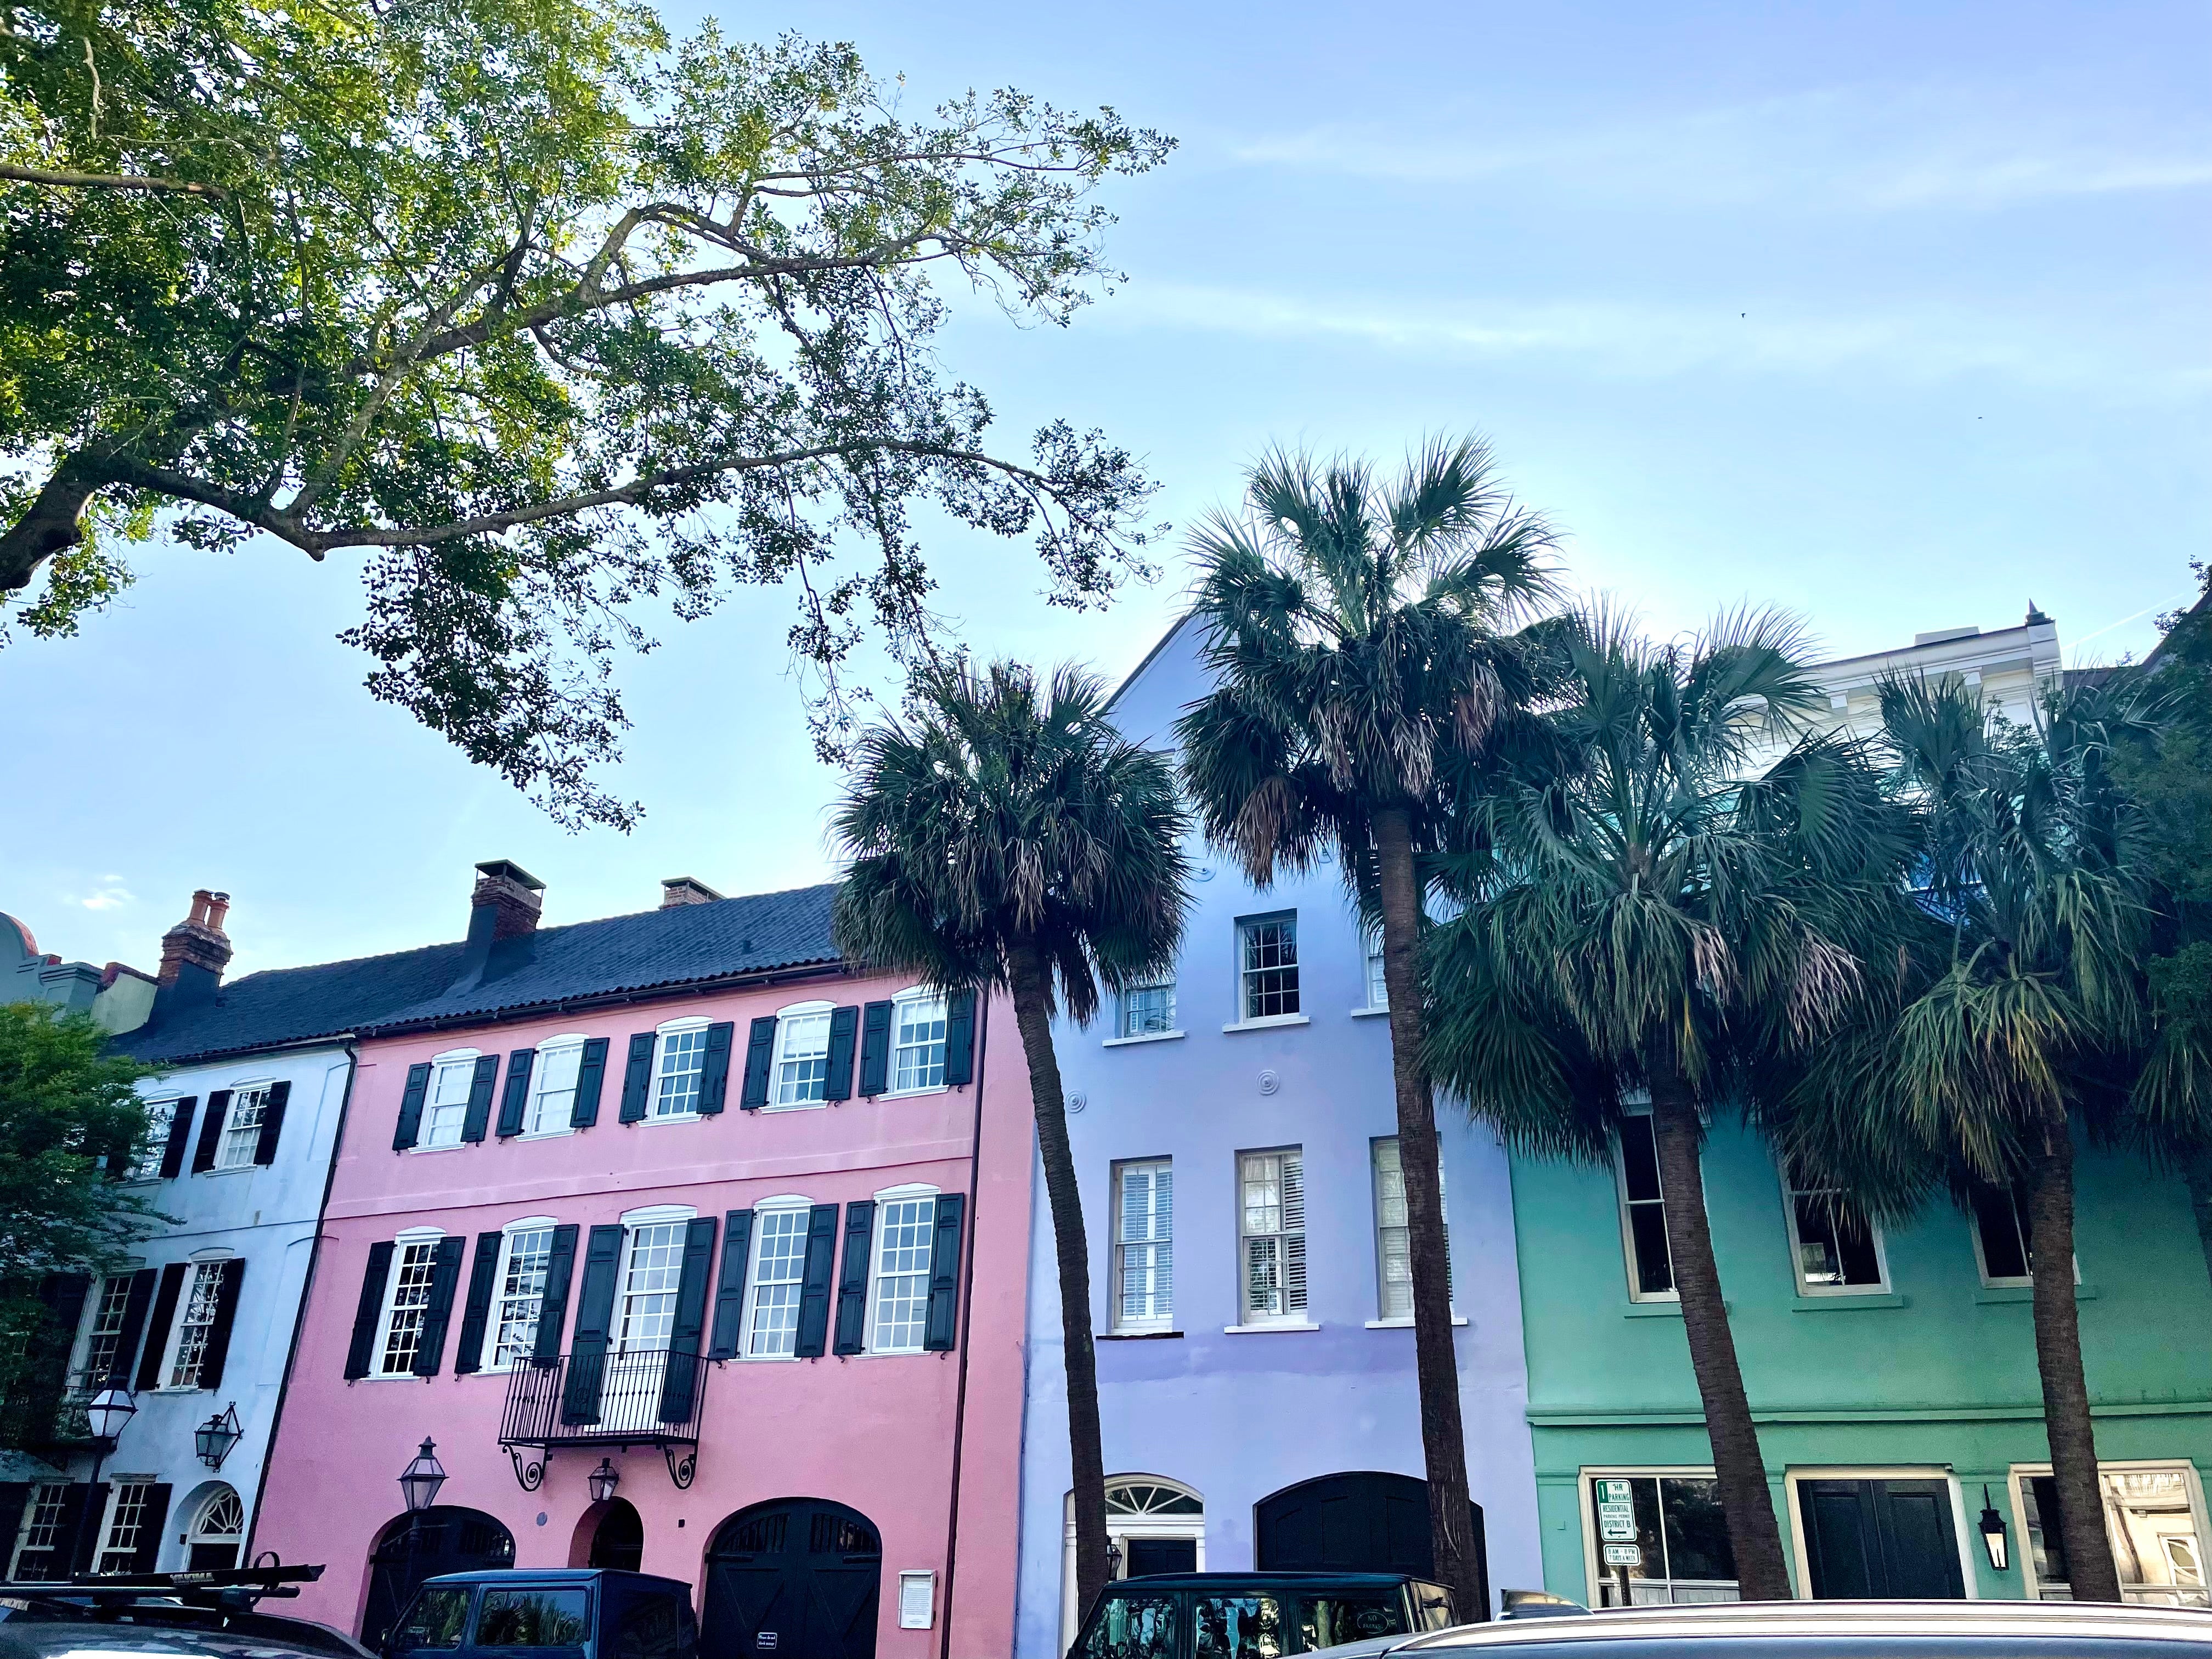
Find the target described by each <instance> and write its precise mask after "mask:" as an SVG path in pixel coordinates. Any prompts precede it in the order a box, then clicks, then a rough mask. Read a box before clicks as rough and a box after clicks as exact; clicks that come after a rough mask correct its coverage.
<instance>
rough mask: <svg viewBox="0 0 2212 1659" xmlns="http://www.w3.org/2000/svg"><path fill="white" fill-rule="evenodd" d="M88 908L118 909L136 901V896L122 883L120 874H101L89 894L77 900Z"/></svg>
mask: <svg viewBox="0 0 2212 1659" xmlns="http://www.w3.org/2000/svg"><path fill="white" fill-rule="evenodd" d="M77 902H78V903H79V904H82V906H84V908H86V909H88V910H120V909H121V908H123V907H124V906H125V905H126V904H136V903H137V902H138V898H137V895H136V894H134V893H132V892H131V890H129V889H128V888H126V887H125V886H124V884H123V878H122V877H120V876H102V877H101V878H100V884H99V886H98V887H97V888H96V889H95V890H94V892H93V893H92V895H91V896H89V897H88V898H81V899H79V900H78V901H77Z"/></svg>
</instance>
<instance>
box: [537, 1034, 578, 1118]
mask: <svg viewBox="0 0 2212 1659" xmlns="http://www.w3.org/2000/svg"><path fill="white" fill-rule="evenodd" d="M583 1063H584V1039H583V1038H581V1037H580V1036H577V1037H556V1038H554V1039H553V1040H552V1041H551V1042H546V1043H543V1044H541V1045H539V1048H538V1054H537V1056H536V1058H535V1059H534V1060H532V1062H531V1067H530V1103H529V1105H528V1106H527V1107H526V1109H525V1110H524V1112H523V1115H522V1133H525V1134H526V1135H550V1134H558V1133H560V1132H561V1131H562V1130H563V1129H566V1128H568V1127H570V1124H571V1122H572V1121H573V1120H574V1115H575V1110H576V1073H577V1070H578V1068H579V1067H580V1066H582V1065H583Z"/></svg>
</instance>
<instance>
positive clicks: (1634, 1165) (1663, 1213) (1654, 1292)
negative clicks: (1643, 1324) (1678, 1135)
mask: <svg viewBox="0 0 2212 1659" xmlns="http://www.w3.org/2000/svg"><path fill="white" fill-rule="evenodd" d="M1618 1145H1619V1150H1620V1160H1619V1163H1618V1165H1617V1168H1618V1170H1619V1174H1620V1237H1621V1245H1622V1249H1624V1251H1625V1252H1626V1255H1627V1257H1628V1295H1629V1299H1630V1300H1631V1301H1632V1302H1672V1301H1674V1300H1675V1299H1676V1297H1675V1295H1674V1254H1673V1252H1672V1251H1671V1249H1669V1248H1668V1243H1667V1197H1666V1194H1665V1193H1664V1192H1662V1190H1661V1188H1660V1184H1659V1143H1658V1140H1657V1139H1656V1138H1655V1136H1654V1134H1653V1133H1652V1124H1651V1114H1650V1112H1649V1111H1643V1112H1638V1111H1629V1112H1625V1113H1623V1114H1622V1115H1621V1118H1620V1130H1619V1133H1618Z"/></svg>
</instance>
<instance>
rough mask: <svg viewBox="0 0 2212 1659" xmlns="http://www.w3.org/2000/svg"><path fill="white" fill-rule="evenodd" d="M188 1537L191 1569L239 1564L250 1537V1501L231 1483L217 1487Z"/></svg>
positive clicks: (215, 1569) (187, 1567)
mask: <svg viewBox="0 0 2212 1659" xmlns="http://www.w3.org/2000/svg"><path fill="white" fill-rule="evenodd" d="M185 1538H186V1540H187V1541H188V1547H189V1553H187V1555H186V1556H185V1570H186V1571H191V1572H224V1571H228V1570H229V1569H231V1568H233V1567H234V1566H236V1565H238V1550H239V1546H240V1545H241V1544H243V1543H244V1542H245V1541H246V1505H245V1504H243V1503H241V1502H240V1500H239V1496H238V1494H237V1493H236V1492H233V1491H232V1490H231V1489H230V1488H229V1487H228V1486H218V1487H216V1489H215V1490H214V1491H213V1492H210V1493H209V1494H208V1495H207V1497H206V1498H203V1499H202V1500H201V1502H200V1510H199V1513H198V1514H197V1516H194V1517H193V1519H192V1524H191V1530H190V1531H189V1532H188V1533H186V1534H185Z"/></svg>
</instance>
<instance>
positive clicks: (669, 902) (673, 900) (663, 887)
mask: <svg viewBox="0 0 2212 1659" xmlns="http://www.w3.org/2000/svg"><path fill="white" fill-rule="evenodd" d="M720 897H721V895H720V893H718V892H716V891H715V890H714V889H713V888H711V887H709V886H708V885H707V884H706V883H705V882H703V881H702V880H700V879H699V878H698V877H696V876H671V877H669V878H668V879H667V880H665V881H664V882H662V883H661V884H660V908H662V909H664V910H671V909H673V908H675V907H676V906H678V905H679V904H712V903H713V902H714V901H715V900H716V899H718V898H720Z"/></svg>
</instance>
